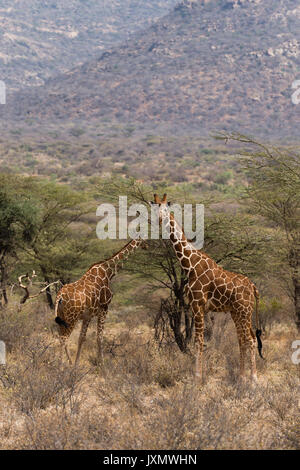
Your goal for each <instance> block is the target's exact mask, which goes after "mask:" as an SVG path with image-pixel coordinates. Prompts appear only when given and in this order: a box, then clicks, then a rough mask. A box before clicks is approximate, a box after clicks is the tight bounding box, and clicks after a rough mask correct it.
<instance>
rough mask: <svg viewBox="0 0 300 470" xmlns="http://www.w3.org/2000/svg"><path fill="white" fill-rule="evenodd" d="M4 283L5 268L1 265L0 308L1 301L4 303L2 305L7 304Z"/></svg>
mask: <svg viewBox="0 0 300 470" xmlns="http://www.w3.org/2000/svg"><path fill="white" fill-rule="evenodd" d="M6 282H7V274H6V269H5V266H4V265H3V264H2V265H1V267H0V307H2V306H3V303H2V299H3V301H4V305H7V304H8V298H7V292H6Z"/></svg>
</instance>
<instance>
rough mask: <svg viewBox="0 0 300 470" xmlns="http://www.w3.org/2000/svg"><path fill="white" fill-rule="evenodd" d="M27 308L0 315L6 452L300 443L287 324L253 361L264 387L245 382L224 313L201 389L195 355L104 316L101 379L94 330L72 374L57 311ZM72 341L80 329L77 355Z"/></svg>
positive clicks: (1, 431)
mask: <svg viewBox="0 0 300 470" xmlns="http://www.w3.org/2000/svg"><path fill="white" fill-rule="evenodd" d="M26 308H27V313H26V311H23V312H19V313H16V312H15V311H14V310H13V309H12V310H10V311H6V312H2V313H1V314H0V315H1V322H0V325H1V326H0V337H2V338H3V339H4V340H5V341H7V343H8V345H9V348H8V357H7V366H6V367H2V369H1V372H0V448H2V449H279V448H281V449H296V448H298V447H299V426H298V428H297V424H298V425H299V422H298V423H297V416H298V412H299V409H298V405H299V403H298V400H299V398H298V391H299V390H298V386H299V366H296V365H293V364H292V362H291V358H290V356H291V353H292V350H291V343H292V341H293V340H294V339H295V338H296V331H295V330H294V328H293V326H292V325H291V324H288V323H281V324H278V323H277V324H274V325H273V326H272V330H271V331H270V333H269V335H268V337H267V338H265V341H264V351H265V355H266V357H267V360H266V361H265V362H264V361H262V360H260V359H259V358H258V359H257V363H258V374H259V384H258V385H257V386H253V385H251V384H250V383H246V384H244V385H241V384H239V382H238V380H237V374H238V347H237V341H236V337H235V332H234V328H233V325H232V322H231V321H230V319H229V317H227V316H222V315H220V316H219V317H218V319H217V321H216V325H215V328H214V334H213V338H212V340H211V341H210V342H209V343H208V344H207V347H206V350H205V367H204V383H203V385H202V386H201V387H198V386H195V384H194V382H193V358H192V357H191V356H188V355H183V354H182V353H180V352H179V350H178V349H176V347H175V346H174V347H173V346H170V345H169V346H168V347H165V348H162V349H159V348H158V347H157V345H156V344H155V343H154V341H153V339H152V338H153V332H152V330H151V329H150V328H149V326H147V325H145V324H143V323H140V324H138V323H139V322H138V321H137V326H136V327H135V328H134V327H133V326H132V325H131V327H130V329H128V327H126V325H124V323H118V322H116V321H114V322H113V323H109V321H108V322H107V325H106V332H105V365H106V368H105V369H106V374H105V378H104V376H103V374H102V373H101V371H100V370H99V369H98V368H97V366H96V364H95V353H96V350H95V349H96V348H95V329H94V326H92V327H91V329H90V331H89V334H88V338H87V341H86V343H85V345H84V349H83V353H82V361H81V365H80V367H79V368H78V370H76V371H75V370H74V369H72V368H70V367H69V366H68V365H67V364H66V363H65V362H61V360H60V356H59V347H58V342H57V340H56V339H55V337H54V335H53V334H51V331H50V329H49V327H50V325H51V313H50V312H48V311H47V309H45V307H43V306H36V307H35V308H34V307H33V306H32V305H31V306H30V307H29V306H27V307H26ZM30 309H31V315H30V311H29V310H30ZM108 320H109V319H108ZM76 333H77V334H78V332H77V331H76ZM76 340H77V336H76V334H74V337H72V338H71V345H70V349H71V352H72V353H73V354H74V353H75V350H76ZM0 367H1V366H0Z"/></svg>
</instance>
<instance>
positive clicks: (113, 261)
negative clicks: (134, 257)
mask: <svg viewBox="0 0 300 470" xmlns="http://www.w3.org/2000/svg"><path fill="white" fill-rule="evenodd" d="M141 244H142V240H140V239H138V240H131V241H130V242H129V243H127V245H125V246H124V247H123V248H122V249H121V250H120V251H118V252H117V253H115V254H114V255H113V256H112V257H111V258H109V259H107V260H106V261H104V262H102V263H101V265H102V266H103V265H104V266H105V268H106V269H107V272H108V277H109V279H111V278H112V277H113V276H114V275H115V274H117V272H118V269H119V268H120V267H121V265H122V263H123V261H125V260H126V259H127V258H128V257H129V255H130V254H131V253H133V252H134V251H135V250H136V249H137V248H138V247H139V246H140V245H141Z"/></svg>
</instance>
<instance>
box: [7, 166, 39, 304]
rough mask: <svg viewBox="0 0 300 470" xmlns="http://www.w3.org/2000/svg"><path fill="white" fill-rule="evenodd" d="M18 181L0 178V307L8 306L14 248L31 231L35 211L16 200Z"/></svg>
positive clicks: (26, 240)
mask: <svg viewBox="0 0 300 470" xmlns="http://www.w3.org/2000/svg"><path fill="white" fill-rule="evenodd" d="M18 183H19V178H16V177H11V176H9V175H0V306H1V305H2V303H4V304H7V303H8V296H7V283H8V277H9V271H10V269H11V268H12V265H13V264H14V263H15V262H16V260H17V252H18V247H19V246H20V245H23V246H24V245H25V244H26V243H28V241H29V239H30V236H31V234H32V233H33V232H34V227H35V220H36V210H35V207H34V205H33V204H31V203H30V201H27V200H24V199H23V198H22V197H19V195H18V192H17V189H18Z"/></svg>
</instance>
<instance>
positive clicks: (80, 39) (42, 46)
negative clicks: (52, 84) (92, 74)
mask: <svg viewBox="0 0 300 470" xmlns="http://www.w3.org/2000/svg"><path fill="white" fill-rule="evenodd" d="M176 3H177V0H143V1H139V0H100V1H99V0H59V1H58V0H44V1H43V2H41V1H39V0H18V1H17V2H16V1H14V2H12V1H10V2H7V1H2V0H0V51H1V52H0V71H1V80H5V81H6V83H7V86H9V87H10V88H14V89H17V88H20V87H21V86H27V85H41V84H43V83H44V81H45V80H46V79H47V78H49V77H50V76H53V75H57V74H58V73H59V72H64V71H66V70H68V69H70V68H72V67H74V66H75V65H78V64H82V63H83V62H84V61H87V60H88V59H90V58H92V57H95V56H96V54H98V55H99V54H100V52H101V50H102V49H107V48H109V47H112V46H113V45H115V44H116V43H118V42H121V41H124V40H126V39H128V38H129V37H130V34H131V33H133V32H135V31H137V30H139V29H143V28H145V27H146V26H147V25H148V24H149V23H150V22H151V21H152V20H156V19H158V18H159V17H162V16H163V15H165V14H166V13H167V12H168V11H169V10H170V9H171V7H173V6H174V5H175V4H176Z"/></svg>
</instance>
